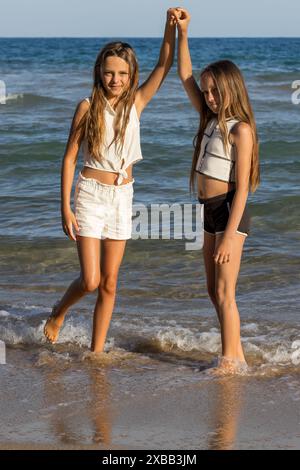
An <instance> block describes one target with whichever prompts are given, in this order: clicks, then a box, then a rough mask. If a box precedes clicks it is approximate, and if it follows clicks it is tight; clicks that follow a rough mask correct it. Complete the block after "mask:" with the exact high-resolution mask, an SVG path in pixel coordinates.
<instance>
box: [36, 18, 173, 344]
mask: <svg viewBox="0 0 300 470" xmlns="http://www.w3.org/2000/svg"><path fill="white" fill-rule="evenodd" d="M175 34H176V24H175V21H174V17H173V16H172V15H171V12H170V11H168V13H167V20H166V26H165V33H164V39H163V43H162V46H161V50H160V56H159V60H158V63H157V65H156V66H155V68H154V70H153V71H152V73H151V74H150V76H149V77H148V79H147V80H146V81H145V82H144V83H143V84H142V85H141V86H140V87H138V64H137V60H136V57H135V54H134V51H133V49H132V48H131V47H130V46H129V45H128V44H126V43H121V42H119V43H110V44H107V45H106V46H105V47H104V48H103V49H102V50H101V51H100V53H99V55H98V57H97V59H96V63H95V67H94V86H93V90H92V94H91V97H90V98H88V99H84V100H83V101H81V102H80V103H79V104H78V106H77V109H76V112H75V115H74V118H73V123H72V127H71V131H70V136H69V140H68V144H67V148H66V152H65V155H64V158H63V163H62V174H61V196H62V201H61V213H62V226H63V230H64V232H65V234H66V235H67V236H68V237H69V238H70V239H71V240H74V241H75V242H76V244H77V250H78V255H79V261H80V267H81V273H80V276H79V277H78V278H77V279H75V280H74V281H73V282H72V284H71V285H70V286H69V288H68V289H67V291H66V293H65V294H64V296H63V297H62V298H61V299H60V300H59V302H57V303H56V304H55V305H54V307H53V310H52V314H51V315H50V317H49V318H48V320H47V322H46V324H45V327H44V333H45V336H46V338H47V339H48V340H49V341H50V342H52V343H54V342H56V340H57V338H58V334H59V330H60V328H61V326H62V324H63V321H64V317H65V315H66V313H67V312H68V310H69V308H70V307H71V306H72V305H74V304H75V303H76V302H78V301H79V300H80V299H81V298H82V297H83V296H84V295H85V294H87V293H89V292H93V291H94V290H95V289H98V297H97V301H96V305H95V310H94V322H93V334H92V343H91V350H92V351H93V352H102V351H103V349H104V345H105V339H106V335H107V331H108V328H109V324H110V320H111V316H112V312H113V306H114V302H115V295H116V286H117V279H118V272H119V267H120V265H121V262H122V258H123V254H124V250H125V245H126V240H127V239H129V238H130V237H131V216H132V196H133V181H134V180H133V178H132V166H133V163H135V162H137V161H138V160H141V159H142V155H141V148H140V135H139V119H140V115H141V113H142V111H143V109H144V108H145V106H146V105H147V104H148V103H149V101H150V100H151V98H152V97H153V96H154V94H155V93H156V92H157V90H158V89H159V87H160V85H161V84H162V82H163V80H164V78H165V77H166V75H167V73H168V71H169V69H170V68H171V65H172V63H173V56H174V44H175ZM81 145H82V148H83V155H84V167H83V169H82V171H81V172H80V174H79V178H78V180H77V184H76V189H75V214H74V213H73V211H72V209H71V203H70V199H71V189H72V183H73V178H74V172H75V167H76V162H77V156H78V151H79V148H80V146H81ZM73 227H74V228H75V234H74V231H73Z"/></svg>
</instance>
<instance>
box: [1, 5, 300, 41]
mask: <svg viewBox="0 0 300 470" xmlns="http://www.w3.org/2000/svg"><path fill="white" fill-rule="evenodd" d="M170 6H183V7H185V8H187V9H188V10H189V11H190V13H191V15H192V20H191V25H190V36H195V37H226V36H227V37H228V36H233V37H235V36H262V37H264V36H299V35H300V27H299V19H300V0H185V1H181V0H175V2H173V1H172V0H0V14H1V29H0V35H1V36H2V37H7V36H10V37H11V36H17V37H28V36H29V37H36V36H42V37H48V36H49V37H53V36H63V37H72V36H74V37H78V36H79V37H86V36H87V37H112V36H113V37H117V36H118V37H134V36H144V37H145V36H146V37H148V36H149V37H152V36H153V37H157V36H161V35H162V31H163V26H164V18H165V12H166V10H167V8H169V7H170Z"/></svg>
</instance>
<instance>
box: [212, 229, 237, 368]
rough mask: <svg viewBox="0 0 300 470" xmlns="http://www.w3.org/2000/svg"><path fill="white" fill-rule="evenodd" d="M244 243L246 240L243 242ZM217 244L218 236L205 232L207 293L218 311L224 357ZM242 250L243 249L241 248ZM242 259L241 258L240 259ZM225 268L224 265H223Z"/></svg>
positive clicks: (224, 340) (224, 339)
mask: <svg viewBox="0 0 300 470" xmlns="http://www.w3.org/2000/svg"><path fill="white" fill-rule="evenodd" d="M239 237H240V238H239V240H240V239H243V238H244V237H243V236H242V235H239ZM218 238H219V239H221V236H220V235H218ZM242 241H244V240H242ZM215 244H216V236H215V235H213V234H210V233H207V232H204V245H203V258H204V264H205V271H206V283H207V291H208V295H209V297H210V299H211V301H212V303H213V305H214V307H215V309H216V312H217V315H218V319H219V323H220V326H221V340H222V355H223V356H224V355H226V354H225V347H224V345H225V342H226V338H225V337H224V331H225V330H224V328H223V327H222V325H223V310H222V309H221V308H220V307H219V305H218V300H217V295H216V294H217V288H216V268H217V266H216V264H215V262H214V259H213V254H214V251H215ZM241 249H242V247H241ZM240 258H241V257H240ZM240 258H239V262H238V270H239V266H240ZM223 266H224V265H223ZM237 275H238V271H237V273H236V278H237ZM235 284H236V281H235V283H234V293H235ZM237 313H238V312H237ZM236 357H237V358H238V359H239V360H241V361H244V360H245V357H244V353H243V349H242V345H241V341H240V340H239V342H238V352H237V356H236Z"/></svg>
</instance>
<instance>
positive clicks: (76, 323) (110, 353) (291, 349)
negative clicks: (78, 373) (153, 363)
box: [0, 309, 300, 368]
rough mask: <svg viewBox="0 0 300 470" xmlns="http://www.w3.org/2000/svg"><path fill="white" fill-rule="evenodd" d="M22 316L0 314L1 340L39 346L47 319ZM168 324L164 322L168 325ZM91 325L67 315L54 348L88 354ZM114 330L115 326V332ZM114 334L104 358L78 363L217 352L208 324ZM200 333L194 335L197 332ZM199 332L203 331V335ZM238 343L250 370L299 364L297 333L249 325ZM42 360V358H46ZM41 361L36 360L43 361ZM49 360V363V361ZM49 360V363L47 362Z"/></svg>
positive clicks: (214, 331) (127, 327)
mask: <svg viewBox="0 0 300 470" xmlns="http://www.w3.org/2000/svg"><path fill="white" fill-rule="evenodd" d="M33 310H34V314H32V315H30V316H28V315H27V316H26V317H22V316H21V315H18V314H16V313H9V311H7V310H0V317H1V325H0V338H1V340H2V341H4V342H5V343H6V344H7V346H18V345H20V346H22V345H27V346H33V347H35V346H43V345H44V344H46V339H45V337H44V334H43V328H44V325H45V321H46V318H47V316H48V314H49V312H48V310H49V309H44V310H47V313H46V312H45V311H44V312H43V313H38V314H37V312H36V309H33ZM167 323H168V322H167ZM91 326H92V325H91V321H90V318H89V319H87V318H85V317H84V316H82V315H81V316H78V315H75V316H73V315H70V316H69V317H68V318H67V321H66V322H65V324H64V325H63V327H62V329H61V332H60V335H59V339H58V341H57V343H56V345H54V346H53V348H57V350H59V351H60V352H61V350H63V351H64V352H66V351H70V350H74V348H75V350H76V349H77V351H78V348H79V350H80V349H82V348H84V349H88V348H89V347H90V342H91ZM116 326H117V327H116ZM112 328H113V331H112V330H111V333H110V336H109V337H108V338H107V342H106V346H105V351H106V352H105V353H103V354H102V355H100V356H99V355H94V354H93V353H84V356H83V357H82V360H83V361H100V363H101V362H102V363H105V362H108V363H114V362H115V363H119V362H122V361H123V362H124V361H127V360H129V361H130V360H133V359H134V358H135V357H137V356H138V357H139V359H141V358H142V357H148V358H149V357H151V358H152V359H155V357H157V359H158V360H160V358H163V357H164V356H163V355H164V353H166V355H167V356H170V357H173V356H174V360H176V358H178V359H179V358H184V359H186V360H187V361H188V363H190V362H193V361H199V360H200V361H201V360H202V359H203V360H207V358H213V357H216V356H217V355H220V353H221V337H220V336H221V335H220V331H219V329H218V328H215V327H212V328H209V327H208V325H207V322H206V321H205V322H203V325H201V324H200V325H196V326H195V327H188V328H187V327H184V326H182V325H180V324H178V322H177V323H175V324H174V322H172V323H171V324H167V325H166V326H162V325H159V324H155V322H154V323H152V324H149V322H148V323H147V322H145V323H144V322H143V321H139V322H133V324H132V326H131V324H130V322H125V323H123V324H120V322H116V324H115V325H114V322H113V323H112ZM201 328H202V331H199V330H201ZM203 328H205V330H204V331H203ZM242 342H243V348H244V351H245V356H246V358H247V361H248V362H249V365H250V366H255V367H264V366H266V365H269V366H270V367H271V368H272V367H273V366H278V367H281V366H287V367H289V366H291V367H298V366H299V365H300V337H299V335H298V332H297V329H295V328H293V327H292V326H286V325H282V324H274V325H269V324H268V325H261V324H260V325H258V324H256V323H254V322H249V323H244V324H243V326H242ZM45 357H46V356H45ZM45 357H44V356H43V357H42V358H41V361H43V360H46V359H45ZM52 359H53V358H52ZM52 359H51V360H52Z"/></svg>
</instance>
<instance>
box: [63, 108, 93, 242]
mask: <svg viewBox="0 0 300 470" xmlns="http://www.w3.org/2000/svg"><path fill="white" fill-rule="evenodd" d="M88 108H89V103H88V102H87V101H86V100H84V101H81V102H80V103H79V105H78V106H77V109H76V111H75V114H74V117H73V121H72V126H71V130H70V135H69V139H68V143H67V146H66V150H65V154H64V157H63V161H62V167H61V216H62V227H63V231H64V232H65V234H66V235H68V237H69V238H70V239H71V240H74V241H76V237H75V235H74V233H73V225H74V226H75V227H76V229H77V230H78V227H77V222H76V219H75V215H74V213H73V211H72V209H71V191H72V184H73V179H74V173H75V168H76V163H77V157H78V152H79V148H80V144H81V139H80V132H79V131H78V130H77V127H78V124H79V122H80V120H81V119H82V117H83V116H84V114H85V113H86V112H87V110H88Z"/></svg>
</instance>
